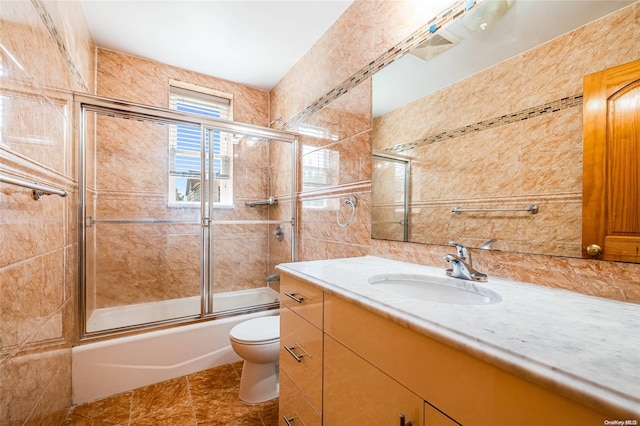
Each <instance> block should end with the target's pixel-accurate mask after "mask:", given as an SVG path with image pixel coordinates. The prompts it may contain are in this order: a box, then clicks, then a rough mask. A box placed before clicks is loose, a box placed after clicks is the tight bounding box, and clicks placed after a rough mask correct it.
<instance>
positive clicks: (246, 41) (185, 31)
mask: <svg viewBox="0 0 640 426" xmlns="http://www.w3.org/2000/svg"><path fill="white" fill-rule="evenodd" d="M352 2H353V0H322V1H318V0H316V1H314V0H288V1H280V0H254V1H250V0H210V1H186V0H146V1H144V0H142V1H139V0H136V1H133V0H132V1H118V0H82V4H83V7H84V10H85V14H86V16H87V20H88V22H89V27H90V29H91V33H92V35H93V38H94V41H95V43H96V44H97V45H98V46H100V47H104V48H107V49H112V50H116V51H119V52H124V53H128V54H132V55H136V56H140V57H143V58H147V59H152V60H154V61H158V62H162V63H165V64H169V65H173V66H176V67H180V68H185V69H188V70H191V71H196V72H200V73H203V74H208V75H212V76H215V77H218V78H223V79H226V80H231V81H235V82H238V83H243V84H246V85H248V86H252V87H257V88H260V89H264V90H270V89H272V88H273V87H274V86H275V85H276V84H277V83H278V82H279V81H280V80H281V79H282V77H284V75H285V74H286V73H287V71H289V70H290V69H291V67H293V66H294V65H295V64H296V62H298V60H300V59H301V58H302V56H303V55H304V54H305V53H306V52H307V51H308V50H309V49H310V48H311V47H312V46H313V45H314V44H315V43H316V41H318V39H319V38H320V37H321V36H322V34H324V33H325V32H326V31H327V30H328V29H329V27H330V26H331V25H332V24H333V23H334V22H335V21H336V19H338V17H340V15H342V13H343V12H344V11H345V10H346V9H347V8H348V7H349V6H350V5H351V3H352Z"/></svg>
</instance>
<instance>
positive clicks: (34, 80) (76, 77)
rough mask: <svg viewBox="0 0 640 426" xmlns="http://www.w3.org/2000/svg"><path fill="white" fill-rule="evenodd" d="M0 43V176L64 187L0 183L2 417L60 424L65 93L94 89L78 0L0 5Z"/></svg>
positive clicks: (67, 385) (67, 392) (70, 234)
mask: <svg viewBox="0 0 640 426" xmlns="http://www.w3.org/2000/svg"><path fill="white" fill-rule="evenodd" d="M52 31H53V34H54V35H55V37H56V39H54V38H53V35H52ZM0 40H1V43H2V46H3V49H2V50H0V64H1V67H2V73H0V96H1V97H0V115H1V119H2V124H1V126H0V128H1V129H2V134H1V136H0V173H2V174H6V175H10V176H12V177H16V178H20V179H24V180H28V181H34V182H40V183H42V184H46V185H50V186H54V187H59V188H63V189H65V190H66V191H68V192H69V195H68V196H67V197H66V198H61V197H58V196H55V195H51V196H45V197H43V198H42V199H41V200H40V201H34V200H32V199H31V194H30V192H31V191H30V190H27V189H24V188H19V187H17V186H13V185H8V184H0V424H2V425H22V424H47V425H49V424H58V423H59V422H60V421H61V420H62V418H63V416H64V414H65V411H66V409H67V407H68V406H69V404H70V403H71V344H72V342H73V339H74V336H75V328H74V327H75V326H74V317H75V311H76V309H75V302H74V293H75V286H76V282H77V274H76V271H77V268H76V265H77V256H76V252H77V237H76V225H75V224H76V212H75V209H76V207H75V200H76V196H77V195H76V176H75V173H76V162H75V160H76V159H75V157H74V155H73V152H74V147H73V141H72V117H73V116H72V112H73V110H72V105H71V96H70V92H69V91H71V90H75V91H84V90H86V88H87V87H91V86H92V76H93V74H94V71H93V67H92V58H93V55H92V50H91V47H90V43H91V38H90V35H89V31H88V27H87V25H86V21H85V18H84V12H83V11H82V7H81V5H80V4H79V3H77V2H48V1H39V0H36V1H33V2H31V1H16V2H2V6H1V7H0ZM59 46H62V47H63V48H64V49H61V48H60V47H59Z"/></svg>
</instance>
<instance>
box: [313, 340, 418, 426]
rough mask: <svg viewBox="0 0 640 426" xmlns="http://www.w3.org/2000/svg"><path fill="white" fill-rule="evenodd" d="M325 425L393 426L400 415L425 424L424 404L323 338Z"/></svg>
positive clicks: (331, 341)
mask: <svg viewBox="0 0 640 426" xmlns="http://www.w3.org/2000/svg"><path fill="white" fill-rule="evenodd" d="M324 359H325V368H324V383H323V385H324V413H323V418H324V422H325V424H327V425H394V426H397V425H399V424H400V415H401V414H402V415H404V416H405V421H406V422H407V424H408V422H411V424H412V425H413V426H422V425H423V424H424V401H423V400H422V398H420V397H419V396H418V395H416V394H414V393H413V392H411V391H410V390H408V389H407V388H405V387H404V386H402V385H400V384H399V383H398V382H396V381H395V380H393V379H392V378H391V377H389V376H387V375H386V374H384V373H383V372H381V371H380V370H378V369H377V368H376V367H374V366H373V365H371V364H369V363H368V362H367V361H365V360H364V359H362V358H361V357H359V356H358V355H356V354H355V353H353V352H352V351H351V350H349V349H347V348H345V347H344V346H343V345H341V344H340V343H338V342H337V341H336V340H334V339H332V338H331V337H329V336H325V339H324Z"/></svg>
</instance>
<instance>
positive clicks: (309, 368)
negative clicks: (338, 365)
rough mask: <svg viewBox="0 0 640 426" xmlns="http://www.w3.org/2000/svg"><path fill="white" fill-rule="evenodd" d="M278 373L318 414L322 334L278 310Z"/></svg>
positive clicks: (320, 397) (300, 318) (320, 406)
mask: <svg viewBox="0 0 640 426" xmlns="http://www.w3.org/2000/svg"><path fill="white" fill-rule="evenodd" d="M280 370H281V371H284V372H285V373H286V374H287V375H288V376H289V378H291V380H293V382H294V383H295V384H296V385H297V386H298V388H300V390H301V391H302V393H303V394H304V395H305V396H306V397H307V399H309V401H310V402H311V404H312V405H313V406H314V407H315V408H316V409H317V410H318V411H321V410H322V330H320V329H318V328H316V327H315V326H313V324H311V323H310V322H308V321H307V320H305V319H304V318H302V317H300V316H299V315H297V314H296V313H295V312H293V311H292V310H290V309H288V308H282V309H281V310H280Z"/></svg>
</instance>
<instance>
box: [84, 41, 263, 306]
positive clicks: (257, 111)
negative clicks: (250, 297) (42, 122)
mask: <svg viewBox="0 0 640 426" xmlns="http://www.w3.org/2000/svg"><path fill="white" fill-rule="evenodd" d="M170 80H178V81H181V82H185V83H190V84H196V85H199V86H203V87H207V88H210V89H214V90H217V91H220V92H224V93H228V94H231V95H233V118H234V120H235V121H239V122H243V123H249V124H255V125H262V126H266V125H267V124H268V93H267V92H265V91H262V90H258V89H254V88H250V87H246V86H243V85H240V84H237V83H233V82H229V81H226V80H221V79H217V78H214V77H210V76H206V75H202V74H198V73H194V72H190V71H186V70H182V69H178V68H175V67H171V66H168V65H164V64H160V63H157V62H153V61H150V60H146V59H143V58H139V57H135V56H130V55H126V54H122V53H118V52H114V51H110V50H105V49H98V65H97V82H98V89H97V92H98V95H102V96H107V97H113V98H117V99H124V100H129V101H132V102H136V103H143V104H148V105H155V106H160V107H167V106H168V99H169V81H170ZM98 123H99V125H101V126H102V125H103V126H105V127H104V129H101V127H99V128H98V138H99V141H100V142H99V145H98V146H99V147H101V148H100V152H99V153H98V164H100V165H101V171H100V172H99V173H98V179H99V182H98V187H99V188H100V193H99V200H100V201H99V205H100V206H101V207H100V208H99V210H98V211H96V212H95V217H96V218H97V219H139V218H160V219H181V220H182V219H187V220H191V221H195V222H199V212H198V210H197V209H175V208H168V207H167V192H168V189H167V185H168V182H167V179H166V178H165V176H167V173H168V172H167V167H168V159H167V155H168V151H167V146H166V143H167V135H166V132H167V128H166V126H157V125H155V124H147V123H138V124H132V122H130V121H128V120H122V119H111V118H101V119H100V120H99V121H98ZM143 128H144V129H145V130H144V131H143ZM139 135H142V137H141V136H139ZM266 149H267V145H266V144H265V143H252V142H250V141H242V142H240V143H239V144H237V145H235V146H234V198H235V205H236V208H235V209H228V210H225V209H220V210H218V209H216V210H215V211H214V220H233V219H239V220H266V219H268V209H266V208H264V207H257V208H250V207H246V206H245V205H244V203H245V201H247V200H256V199H264V198H266V197H267V192H268V191H269V188H268V185H269V183H268V175H267V168H266ZM101 153H102V155H101ZM109 163H111V164H113V167H112V168H111V169H110V168H109V167H108V164H109ZM100 228H101V230H102V233H101V234H98V235H97V236H96V238H97V241H99V242H101V243H98V245H97V247H96V253H95V259H96V265H99V267H98V269H97V270H96V277H95V280H96V282H97V283H99V284H98V286H97V287H96V288H95V295H96V301H95V303H96V305H95V306H96V307H98V308H99V307H106V306H116V305H123V304H130V303H140V302H147V301H154V300H165V299H172V298H181V297H187V296H196V295H198V294H199V291H200V287H199V274H200V261H199V258H200V240H199V232H200V227H199V226H197V225H195V226H194V225H175V226H167V225H166V224H159V225H147V224H145V225H131V224H128V225H115V224H114V225H105V224H99V225H98V229H100ZM97 232H100V231H97ZM269 232H270V229H268V227H267V226H265V225H215V226H214V236H215V239H214V256H215V262H216V263H215V267H214V285H215V291H216V292H225V291H233V290H240V289H247V288H254V287H261V286H264V285H265V277H266V275H267V274H268V273H270V272H268V261H267V259H268V248H269V247H268V243H267V237H268V235H270V234H269ZM145 247H146V248H148V249H146V250H145ZM158 247H163V250H157V248H158ZM122 253H132V254H134V255H133V258H132V259H131V258H123V256H122ZM132 280H133V281H134V282H132V283H131V285H124V286H123V285H122V283H123V282H124V283H126V282H127V281H132Z"/></svg>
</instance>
